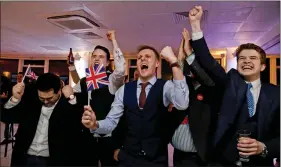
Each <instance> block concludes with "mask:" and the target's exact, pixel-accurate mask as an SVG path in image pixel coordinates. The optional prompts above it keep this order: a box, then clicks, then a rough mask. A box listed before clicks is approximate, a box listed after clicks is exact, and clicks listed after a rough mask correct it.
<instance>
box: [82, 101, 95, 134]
mask: <svg viewBox="0 0 281 167" xmlns="http://www.w3.org/2000/svg"><path fill="white" fill-rule="evenodd" d="M82 124H83V125H84V126H85V127H86V128H89V129H93V130H95V129H97V120H96V114H95V113H94V111H93V110H92V108H91V106H84V113H83V116H82Z"/></svg>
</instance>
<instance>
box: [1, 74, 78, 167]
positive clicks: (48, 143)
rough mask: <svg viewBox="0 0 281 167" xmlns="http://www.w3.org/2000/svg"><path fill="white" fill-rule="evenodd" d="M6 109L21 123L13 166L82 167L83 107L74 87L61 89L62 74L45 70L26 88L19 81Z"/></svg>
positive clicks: (5, 112) (8, 113) (7, 113)
mask: <svg viewBox="0 0 281 167" xmlns="http://www.w3.org/2000/svg"><path fill="white" fill-rule="evenodd" d="M62 94H63V95H64V96H62ZM4 108H5V109H4V111H3V114H4V115H9V117H10V118H12V119H13V121H16V122H19V126H18V130H17V133H16V135H15V137H16V142H15V146H14V149H13V152H12V160H11V166H72V165H75V166H76V165H77V166H78V165H79V164H80V163H81V161H82V159H80V158H81V157H82V156H80V154H81V153H80V152H81V150H80V148H79V146H80V145H79V144H80V142H81V140H80V139H81V129H82V124H81V122H80V118H81V115H82V112H83V110H81V107H79V106H78V105H77V104H76V98H75V96H74V94H73V90H72V88H71V87H70V86H65V87H64V88H63V89H61V85H60V78H59V77H58V76H56V75H54V74H52V73H45V74H43V75H41V76H39V78H38V80H37V82H36V83H35V84H29V85H28V86H26V87H25V84H24V83H21V82H20V83H17V84H16V85H15V86H14V87H13V90H12V97H11V98H10V99H9V101H8V102H7V103H6V104H5V106H4ZM79 157H80V158H79Z"/></svg>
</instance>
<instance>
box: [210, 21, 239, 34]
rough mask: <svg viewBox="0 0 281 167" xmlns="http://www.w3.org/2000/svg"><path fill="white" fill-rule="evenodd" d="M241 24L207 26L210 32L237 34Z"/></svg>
mask: <svg viewBox="0 0 281 167" xmlns="http://www.w3.org/2000/svg"><path fill="white" fill-rule="evenodd" d="M240 25H241V23H211V24H208V25H207V27H206V28H207V29H208V31H209V32H236V31H237V29H238V28H239V26H240Z"/></svg>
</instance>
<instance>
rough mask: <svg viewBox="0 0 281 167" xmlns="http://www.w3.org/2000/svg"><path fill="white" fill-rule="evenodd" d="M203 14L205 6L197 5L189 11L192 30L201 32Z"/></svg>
mask: <svg viewBox="0 0 281 167" xmlns="http://www.w3.org/2000/svg"><path fill="white" fill-rule="evenodd" d="M202 15H203V8H202V7H201V6H195V7H194V8H193V9H191V10H190V11H189V23H190V25H191V29H192V32H199V31H201V29H200V21H201V18H202Z"/></svg>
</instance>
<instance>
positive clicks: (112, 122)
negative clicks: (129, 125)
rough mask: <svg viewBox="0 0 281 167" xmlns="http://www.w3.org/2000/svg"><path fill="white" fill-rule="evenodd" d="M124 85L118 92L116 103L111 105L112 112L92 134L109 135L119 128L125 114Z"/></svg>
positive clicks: (100, 122) (99, 122)
mask: <svg viewBox="0 0 281 167" xmlns="http://www.w3.org/2000/svg"><path fill="white" fill-rule="evenodd" d="M123 97H124V85H123V86H122V87H120V89H118V91H117V92H116V95H115V98H114V101H113V103H112V105H111V110H110V112H109V113H108V114H107V116H106V118H105V119H104V120H100V121H98V124H99V128H98V129H96V130H91V132H92V133H98V134H108V133H111V132H112V131H113V130H114V129H115V128H116V126H117V124H118V122H119V120H120V118H121V116H122V115H123V112H124V104H123Z"/></svg>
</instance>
